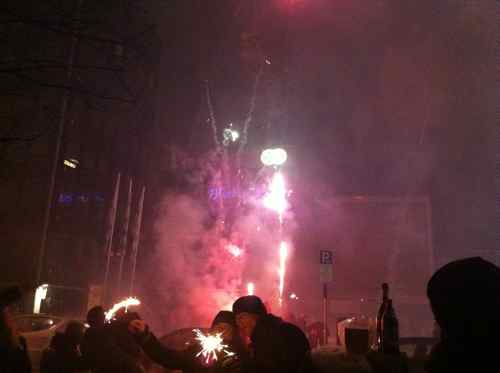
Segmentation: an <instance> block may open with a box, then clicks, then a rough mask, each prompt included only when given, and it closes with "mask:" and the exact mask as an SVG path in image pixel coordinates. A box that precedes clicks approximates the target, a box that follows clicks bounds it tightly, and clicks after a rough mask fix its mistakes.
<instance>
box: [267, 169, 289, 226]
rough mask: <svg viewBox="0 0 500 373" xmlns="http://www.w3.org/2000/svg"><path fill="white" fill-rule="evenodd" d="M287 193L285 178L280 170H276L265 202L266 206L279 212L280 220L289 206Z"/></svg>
mask: <svg viewBox="0 0 500 373" xmlns="http://www.w3.org/2000/svg"><path fill="white" fill-rule="evenodd" d="M286 194H287V190H286V186H285V179H284V178H283V175H282V174H281V173H280V172H276V173H275V174H274V175H273V179H272V181H271V184H270V185H269V193H267V194H266V195H265V196H264V200H263V203H264V206H265V207H267V208H268V209H271V210H274V211H276V212H277V213H278V215H279V218H280V222H281V221H282V216H283V213H284V212H285V210H286V208H287V207H288V202H287V200H286Z"/></svg>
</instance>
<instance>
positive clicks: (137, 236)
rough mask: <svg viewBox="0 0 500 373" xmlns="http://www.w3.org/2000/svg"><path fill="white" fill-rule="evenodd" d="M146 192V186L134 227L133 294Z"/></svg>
mask: <svg viewBox="0 0 500 373" xmlns="http://www.w3.org/2000/svg"><path fill="white" fill-rule="evenodd" d="M145 194H146V187H145V186H143V187H142V192H141V197H140V199H139V206H138V212H137V218H136V221H135V227H134V236H133V241H132V259H131V260H132V273H131V275H130V288H129V294H130V295H131V294H132V291H133V290H134V281H135V269H136V266H137V265H136V264H137V253H138V251H139V241H140V237H141V225H142V211H143V206H144V195H145Z"/></svg>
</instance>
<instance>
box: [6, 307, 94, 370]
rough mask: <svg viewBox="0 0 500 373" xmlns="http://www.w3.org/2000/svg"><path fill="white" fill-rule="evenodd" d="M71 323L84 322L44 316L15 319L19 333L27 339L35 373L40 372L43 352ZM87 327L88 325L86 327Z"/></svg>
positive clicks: (23, 316) (32, 315) (37, 315)
mask: <svg viewBox="0 0 500 373" xmlns="http://www.w3.org/2000/svg"><path fill="white" fill-rule="evenodd" d="M70 321H78V322H81V323H83V324H84V325H86V324H85V322H84V321H83V320H78V319H75V318H67V317H60V316H51V315H44V314H24V315H17V316H15V317H14V322H15V323H16V326H17V329H18V330H19V333H20V334H21V335H22V336H23V337H24V338H26V343H27V345H28V352H29V355H30V358H31V363H32V365H33V371H39V369H40V359H41V356H42V352H43V350H44V349H46V348H47V347H48V346H49V344H50V340H51V338H52V337H53V336H54V334H55V333H56V332H64V331H65V329H66V326H67V325H68V323H69V322H70ZM86 326H87V325H86Z"/></svg>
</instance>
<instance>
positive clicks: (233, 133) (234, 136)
mask: <svg viewBox="0 0 500 373" xmlns="http://www.w3.org/2000/svg"><path fill="white" fill-rule="evenodd" d="M239 138H240V134H239V133H238V131H235V130H232V131H231V140H233V142H235V141H236V140H238V139H239Z"/></svg>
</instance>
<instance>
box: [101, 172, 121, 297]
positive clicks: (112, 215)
mask: <svg viewBox="0 0 500 373" xmlns="http://www.w3.org/2000/svg"><path fill="white" fill-rule="evenodd" d="M120 179H121V174H120V173H119V172H118V175H117V176H116V182H115V188H114V190H115V191H114V195H113V202H112V205H111V208H110V210H109V215H108V230H107V232H106V240H105V243H104V245H105V246H104V251H105V253H106V269H105V270H104V281H103V301H104V302H105V301H106V296H107V287H108V277H109V268H110V264H111V256H112V254H113V252H112V250H113V234H114V231H115V222H116V211H117V207H118V195H119V194H120Z"/></svg>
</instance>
